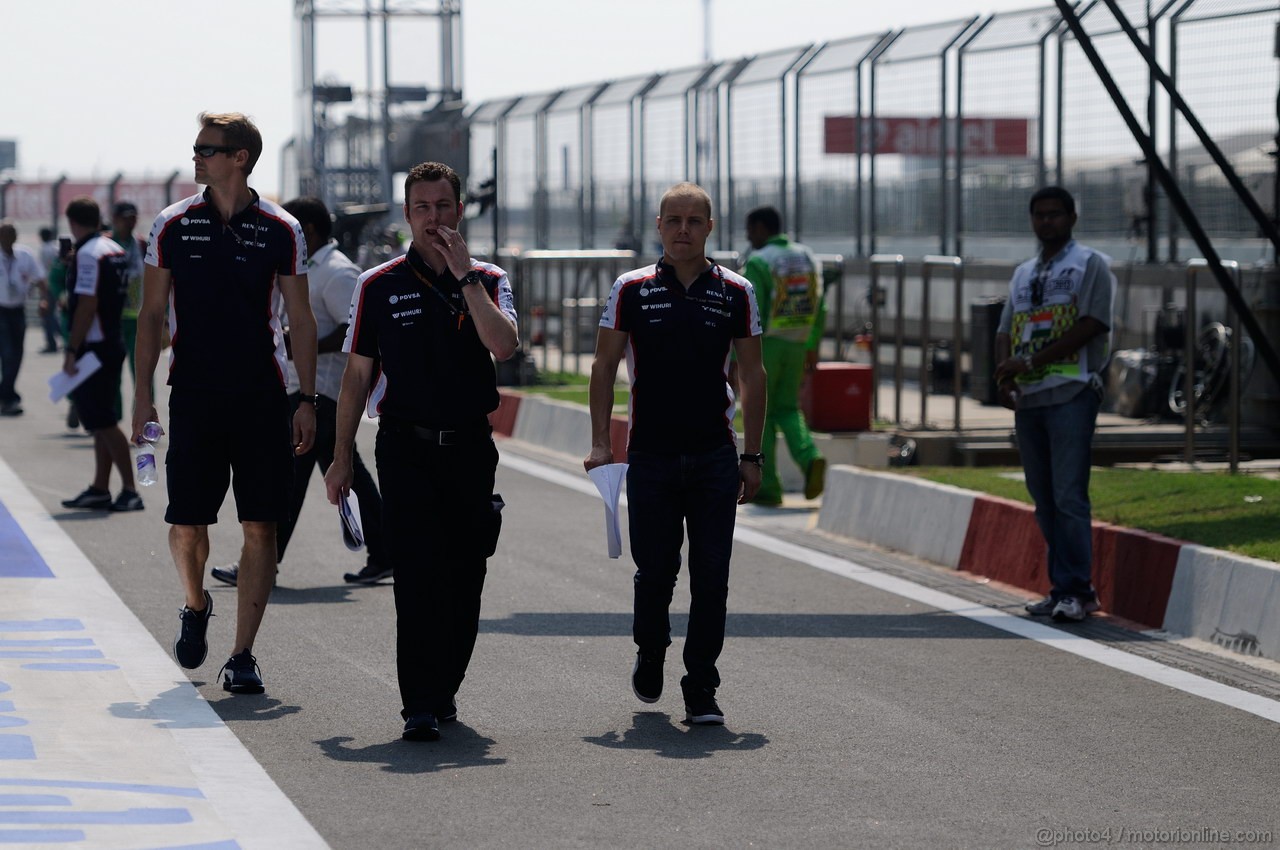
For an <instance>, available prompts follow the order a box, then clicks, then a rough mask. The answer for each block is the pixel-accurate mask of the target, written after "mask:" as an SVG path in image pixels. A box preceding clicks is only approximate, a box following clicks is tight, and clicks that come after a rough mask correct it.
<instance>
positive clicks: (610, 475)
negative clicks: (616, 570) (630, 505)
mask: <svg viewBox="0 0 1280 850" xmlns="http://www.w3.org/2000/svg"><path fill="white" fill-rule="evenodd" d="M587 474H588V475H590V476H591V480H592V481H594V482H595V485H596V489H597V490H599V491H600V498H601V499H604V537H605V542H606V543H607V544H608V547H609V557H610V558H617V557H619V556H621V555H622V529H621V528H619V526H618V499H619V498H620V497H621V496H622V484H623V482H625V481H626V480H627V465H626V464H625V463H606V464H605V465H604V466H597V467H596V468H595V469H591V470H588V472H587Z"/></svg>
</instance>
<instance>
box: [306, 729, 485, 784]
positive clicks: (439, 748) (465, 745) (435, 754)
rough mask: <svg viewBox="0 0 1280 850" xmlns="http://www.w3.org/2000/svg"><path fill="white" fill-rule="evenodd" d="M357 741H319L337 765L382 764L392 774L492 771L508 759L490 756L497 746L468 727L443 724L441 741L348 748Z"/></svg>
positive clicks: (321, 747) (335, 739)
mask: <svg viewBox="0 0 1280 850" xmlns="http://www.w3.org/2000/svg"><path fill="white" fill-rule="evenodd" d="M354 740H355V739H354V738H346V737H336V738H326V739H325V740H323V741H316V744H318V745H319V746H320V750H321V751H322V752H323V753H324V754H325V755H326V756H328V757H329V758H331V759H333V760H334V761H351V762H362V763H364V764H380V765H382V769H383V770H385V771H387V772H388V773H436V772H438V771H441V770H453V769H456V768H461V767H492V766H496V765H502V764H506V763H507V760H506V759H505V758H495V757H493V756H490V755H489V750H490V749H491V748H492V747H493V745H494V744H495V743H496V742H495V741H494V740H493V739H492V738H486V737H484V736H483V735H481V734H480V733H478V732H476V730H474V729H472V728H471V727H470V726H468V725H467V724H465V723H445V724H441V729H440V740H438V741H402V740H398V739H397V740H395V741H387V742H386V743H382V744H370V745H369V746H367V747H348V746H345V744H347V742H349V741H354Z"/></svg>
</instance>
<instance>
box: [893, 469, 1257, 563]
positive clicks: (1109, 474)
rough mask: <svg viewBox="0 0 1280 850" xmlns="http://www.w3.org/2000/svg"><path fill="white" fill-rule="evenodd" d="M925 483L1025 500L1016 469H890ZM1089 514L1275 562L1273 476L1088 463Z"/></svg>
mask: <svg viewBox="0 0 1280 850" xmlns="http://www.w3.org/2000/svg"><path fill="white" fill-rule="evenodd" d="M896 471H899V472H904V473H906V474H908V475H913V476H916V477H920V478H927V479H928V480H930V481H937V482H939V483H942V484H950V485H952V486H955V487H963V488H965V489H966V490H977V491H979V492H982V493H989V494H991V495H993V496H1001V497H1003V498H1006V499H1014V500H1016V501H1020V502H1026V503H1028V504H1030V503H1031V497H1030V496H1028V495H1027V488H1026V486H1025V485H1024V484H1023V483H1022V480H1021V476H1022V470H1021V469H1020V468H1017V467H1014V468H1008V467H1006V468H997V467H981V468H976V469H973V468H962V467H918V468H906V469H899V470H896ZM1089 496H1090V499H1091V500H1092V502H1093V517H1094V519H1097V520H1101V521H1103V522H1110V523H1114V524H1115V525H1123V526H1127V527H1129V528H1140V529H1142V530H1144V531H1150V532H1154V533H1156V534H1163V535H1166V536H1168V537H1173V538H1177V539H1179V540H1186V541H1188V542H1191V543H1199V544H1200V545H1202V546H1211V547H1213V548H1215V549H1225V550H1227V551H1230V552H1235V553H1237V554H1240V555H1247V556H1249V557H1253V558H1263V559H1266V560H1270V561H1280V481H1277V480H1274V479H1270V478H1260V477H1257V476H1253V475H1229V474H1227V473H1218V472H1193V473H1177V472H1161V471H1159V470H1151V469H1113V468H1095V469H1094V470H1093V473H1092V476H1091V480H1090V485H1089Z"/></svg>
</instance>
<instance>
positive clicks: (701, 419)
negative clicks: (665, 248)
mask: <svg viewBox="0 0 1280 850" xmlns="http://www.w3.org/2000/svg"><path fill="white" fill-rule="evenodd" d="M600 327H602V328H608V329H610V330H615V331H622V332H624V333H626V334H628V335H629V336H630V339H629V340H628V343H627V369H628V371H629V372H630V375H631V405H630V411H629V413H630V418H631V431H630V438H629V440H628V448H630V449H635V450H637V451H645V452H654V453H658V454H688V453H694V452H705V451H711V450H712V449H715V448H718V447H720V446H722V445H725V444H728V445H735V444H736V436H735V434H734V431H733V412H734V406H735V404H736V401H737V400H736V399H735V398H734V395H733V391H732V390H731V389H730V388H729V355H730V353H731V351H732V348H733V341H734V340H735V339H743V338H746V337H752V336H759V335H760V334H761V328H760V310H759V307H758V306H757V305H756V296H755V290H754V289H753V288H752V286H751V283H750V281H748V280H747V279H746V278H744V277H742V276H741V275H737V274H734V273H733V272H731V271H729V270H727V269H725V268H723V267H722V266H720V265H718V264H712V265H711V267H710V268H708V269H707V270H706V271H705V272H703V273H702V274H701V275H699V276H698V279H697V280H695V281H694V282H693V284H692V285H691V286H690V287H689V288H688V289H687V290H686V289H685V288H684V286H683V285H681V283H680V281H678V280H677V279H676V276H675V271H674V270H673V269H672V268H671V267H670V266H667V265H665V264H663V263H658V264H656V265H652V266H646V267H645V268H642V269H636V270H635V271H631V272H627V273H626V274H624V275H623V276H622V277H620V278H618V280H617V281H616V282H615V283H614V284H613V290H612V291H611V292H610V293H609V302H608V303H607V304H606V305H605V308H604V315H603V316H602V317H601V319H600Z"/></svg>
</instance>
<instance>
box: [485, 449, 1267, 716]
mask: <svg viewBox="0 0 1280 850" xmlns="http://www.w3.org/2000/svg"><path fill="white" fill-rule="evenodd" d="M500 463H501V464H502V465H503V466H506V467H509V468H511V469H514V470H516V471H517V472H523V473H525V474H526V475H531V476H534V477H535V478H541V479H543V480H544V481H549V482H551V483H553V484H557V485H559V486H561V487H566V488H568V489H570V490H575V491H577V492H579V493H582V494H584V495H587V496H595V497H597V498H599V493H597V492H596V489H595V485H594V484H592V483H591V480H590V479H589V478H587V477H586V473H585V472H584V473H583V474H582V475H581V476H574V475H570V474H568V473H566V472H563V471H561V470H559V469H555V468H552V467H550V466H547V465H545V464H542V463H538V462H537V461H533V460H529V459H527V458H522V457H514V456H512V455H510V454H507V453H501V458H500ZM622 500H623V503H624V504H625V502H626V496H625V495H624V496H623V497H622ZM733 536H734V539H735V540H737V541H739V542H741V543H745V544H746V545H748V546H752V547H755V548H756V549H760V550H762V551H765V552H769V553H771V554H774V555H778V556H780V557H783V558H787V559H789V560H792V561H798V562H799V563H802V564H808V565H809V566H811V567H815V568H817V569H820V570H823V571H825V572H829V573H832V574H834V575H838V576H841V577H843V578H847V579H851V580H853V581H856V582H859V583H861V584H865V585H867V586H868V587H874V588H876V589H877V590H883V591H885V592H886V593H892V594H894V595H895V596H901V597H904V598H906V599H910V600H912V601H913V602H919V603H921V604H923V605H928V606H930V607H932V608H937V609H938V610H940V611H945V612H946V613H948V614H955V615H956V616H959V617H964V618H965V619H967V620H972V621H974V622H976V623H982V624H983V625H985V626H990V627H991V628H993V629H999V630H1001V631H1003V632H1008V633H1010V634H1014V635H1017V636H1018V637H1022V638H1026V639H1027V640H1032V641H1035V642H1036V643H1041V644H1044V645H1046V646H1050V647H1053V648H1054V649H1059V650H1062V651H1063V652H1069V653H1071V654H1072V655H1077V656H1079V657H1081V658H1087V659H1089V660H1090V661H1096V662H1097V663H1099V664H1102V665H1105V666H1107V667H1111V668H1112V669H1115V670H1119V671H1121V672H1124V673H1129V674H1131V675H1134V676H1138V677H1140V678H1143V679H1148V680H1150V681H1152V682H1156V683H1158V684H1161V685H1165V686H1167V687H1170V688H1174V689H1176V690H1179V691H1182V692H1183V693H1188V694H1193V695H1195V696H1198V697H1203V698H1204V699H1207V700H1212V701H1213V702H1217V703H1221V704H1223V705H1227V706H1230V707H1231V708H1236V709H1239V710H1240V711H1244V712H1247V713H1249V714H1253V715H1256V716H1257V717H1261V718H1263V719H1264V720H1270V721H1271V722H1272V723H1280V702H1277V701H1276V700H1273V699H1268V698H1267V697H1263V696H1259V695H1257V694H1251V693H1249V692H1248V691H1244V690H1241V689H1240V688H1233V687H1231V686H1230V685H1224V684H1222V683H1220V682H1215V681H1213V680H1211V679H1206V678H1204V677H1203V676H1197V675H1195V674H1194V673H1188V672H1186V671H1185V670H1178V669H1176V668H1174V667H1170V666H1168V665H1166V664H1161V663H1160V662H1158V661H1152V660H1151V659H1149V658H1143V657H1141V656H1138V655H1133V654H1132V653H1128V652H1124V651H1123V650H1119V649H1115V648H1113V647H1110V646H1107V645H1105V644H1101V643H1098V642H1097V641H1092V640H1089V639H1088V638H1085V637H1081V636H1079V635H1075V634H1072V633H1071V632H1069V631H1064V630H1062V629H1056V628H1053V627H1050V626H1046V625H1044V624H1043V623H1037V622H1035V621H1034V620H1029V619H1027V618H1025V617H1018V616H1014V615H1013V614H1008V613H1006V612H1004V611H998V610H996V609H994V608H988V607H986V606H985V605H978V604H976V603H973V602H970V601H969V600H967V599H961V598H960V597H958V596H953V595H951V594H949V593H943V592H941V591H938V590H933V589H932V588H928V587H925V586H923V585H920V584H916V583H915V582H911V581H907V580H906V579H901V578H898V577H896V576H891V575H887V574H885V573H881V572H877V571H876V570H874V569H872V568H870V567H867V566H864V565H862V564H859V563H857V562H855V561H850V560H847V559H845V558H838V557H836V556H834V555H828V554H826V553H825V552H819V551H817V550H815V549H809V548H807V547H804V546H800V545H798V544H795V543H790V542H787V541H785V540H780V539H778V538H776V537H772V536H770V535H768V534H765V533H764V532H761V531H758V530H756V529H753V528H747V527H744V526H742V525H738V527H737V528H736V529H735V530H734V535H733Z"/></svg>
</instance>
